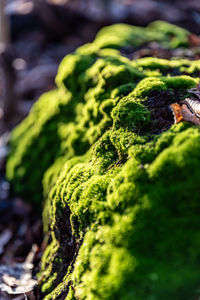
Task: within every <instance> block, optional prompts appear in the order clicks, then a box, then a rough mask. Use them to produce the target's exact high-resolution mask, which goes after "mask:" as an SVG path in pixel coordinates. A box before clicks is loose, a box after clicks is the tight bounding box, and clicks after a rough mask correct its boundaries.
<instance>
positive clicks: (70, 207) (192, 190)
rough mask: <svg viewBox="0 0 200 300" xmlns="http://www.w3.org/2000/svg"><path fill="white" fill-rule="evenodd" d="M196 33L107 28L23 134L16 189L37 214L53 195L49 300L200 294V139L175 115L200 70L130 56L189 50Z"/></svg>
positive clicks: (48, 229) (44, 292) (13, 166)
mask: <svg viewBox="0 0 200 300" xmlns="http://www.w3.org/2000/svg"><path fill="white" fill-rule="evenodd" d="M189 35H190V33H189V32H187V31H186V30H183V29H181V28H178V27H176V26H173V25H170V24H167V23H164V22H156V23H152V24H150V25H149V26H148V27H146V28H140V27H132V26H129V25H123V24H121V25H113V26H110V27H106V28H104V29H102V30H101V31H100V32H99V34H98V35H97V37H96V39H95V40H94V42H93V43H91V44H87V45H85V46H83V47H80V48H79V49H77V50H76V51H75V53H73V54H70V55H68V56H67V57H65V58H64V60H63V61H62V63H61V65H60V67H59V70H58V74H57V76H56V84H57V88H56V89H55V90H53V91H51V92H48V93H46V94H44V95H43V96H42V97H41V98H40V99H39V100H38V101H37V102H36V103H35V105H34V106H33V108H32V110H31V113H30V115H29V116H28V117H27V118H26V119H25V121H23V122H22V123H21V124H20V125H19V126H18V127H17V128H16V129H15V130H14V131H13V133H12V135H11V139H10V147H11V151H10V154H9V157H8V161H7V177H8V179H9V180H10V182H11V183H12V185H13V190H14V191H15V193H18V194H20V195H23V196H25V197H26V198H27V199H29V200H30V201H31V202H32V203H35V208H37V207H38V208H40V206H41V201H42V195H44V208H43V225H44V235H45V241H46V242H47V243H48V245H47V248H46V250H45V253H44V255H43V258H42V264H41V270H40V280H39V281H40V287H41V298H42V299H45V300H47V299H51V300H52V299H67V300H70V299H127V300H128V299H131V300H134V299H135V300H138V299H144V300H145V299H146V300H147V299H163V300H168V299H176V300H179V299H183V298H184V299H192V298H193V296H195V297H199V296H200V293H199V234H200V225H199V213H200V206H199V198H200V189H199V175H200V172H199V168H200V132H199V127H197V126H195V125H194V124H192V123H187V122H180V123H179V124H174V119H173V115H172V112H171V110H170V108H169V107H170V105H171V104H172V103H180V102H181V101H182V100H184V99H185V98H186V97H188V89H190V88H193V87H195V86H196V84H197V83H198V79H197V77H198V75H199V72H200V63H199V61H190V60H186V59H184V60H176V59H173V60H167V59H160V58H152V57H145V58H139V59H137V60H133V61H131V60H130V59H129V58H128V57H130V55H134V51H138V47H143V45H148V44H150V43H152V41H155V42H157V43H158V44H159V45H160V46H161V47H162V48H165V49H166V51H170V50H171V49H177V48H179V47H183V48H184V47H186V48H187V46H188V45H189ZM42 184H43V185H42Z"/></svg>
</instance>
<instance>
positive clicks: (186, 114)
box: [181, 104, 200, 125]
mask: <svg viewBox="0 0 200 300" xmlns="http://www.w3.org/2000/svg"><path fill="white" fill-rule="evenodd" d="M181 111H182V116H183V119H184V120H185V121H188V122H191V123H193V124H195V125H200V119H199V118H198V117H197V116H196V115H195V114H193V113H192V112H191V111H190V109H189V108H188V107H187V105H186V104H183V105H182V106H181Z"/></svg>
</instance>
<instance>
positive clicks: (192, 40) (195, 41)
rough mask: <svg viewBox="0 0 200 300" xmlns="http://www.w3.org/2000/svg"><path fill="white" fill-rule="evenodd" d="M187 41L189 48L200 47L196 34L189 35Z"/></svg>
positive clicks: (199, 40)
mask: <svg viewBox="0 0 200 300" xmlns="http://www.w3.org/2000/svg"><path fill="white" fill-rule="evenodd" d="M188 40H189V45H190V47H198V46H200V38H199V37H198V36H197V35H196V34H193V33H191V34H190V35H189V36H188Z"/></svg>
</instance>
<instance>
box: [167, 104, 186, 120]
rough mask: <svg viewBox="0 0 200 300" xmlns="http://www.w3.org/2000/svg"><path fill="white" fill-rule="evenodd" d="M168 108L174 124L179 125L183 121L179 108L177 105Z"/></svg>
mask: <svg viewBox="0 0 200 300" xmlns="http://www.w3.org/2000/svg"><path fill="white" fill-rule="evenodd" d="M170 108H171V110H172V112H173V115H174V123H175V124H177V123H180V122H181V121H183V116H182V111H181V106H180V104H178V103H172V104H170Z"/></svg>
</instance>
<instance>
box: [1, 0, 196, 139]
mask: <svg viewBox="0 0 200 300" xmlns="http://www.w3.org/2000/svg"><path fill="white" fill-rule="evenodd" d="M0 10H1V13H0V56H1V57H0V134H2V133H4V132H5V131H7V130H10V129H11V128H12V127H13V126H14V125H15V124H16V123H18V122H19V121H20V120H22V119H23V118H24V117H25V115H26V114H27V113H28V111H29V109H30V107H31V105H32V104H33V102H34V101H35V100H36V99H37V98H38V97H39V95H40V94H42V93H43V92H45V91H48V90H50V89H52V88H53V87H54V77H55V75H56V72H57V67H58V64H59V63H60V61H61V60H62V58H63V57H64V56H65V55H66V54H67V53H70V52H72V51H74V50H75V49H76V48H77V47H78V46H80V45H82V44H84V43H87V42H90V41H92V40H93V38H94V36H95V34H96V33H97V31H98V30H99V29H100V28H101V27H103V26H105V25H110V24H112V23H117V22H125V23H129V24H133V25H139V26H145V25H147V24H148V23H149V22H151V21H154V20H159V19H160V20H166V21H169V22H171V23H174V24H177V25H179V26H182V27H185V28H187V29H189V30H190V31H191V32H193V33H196V34H199V33H200V1H198V0H190V1H181V0H163V1H160V0H0Z"/></svg>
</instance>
